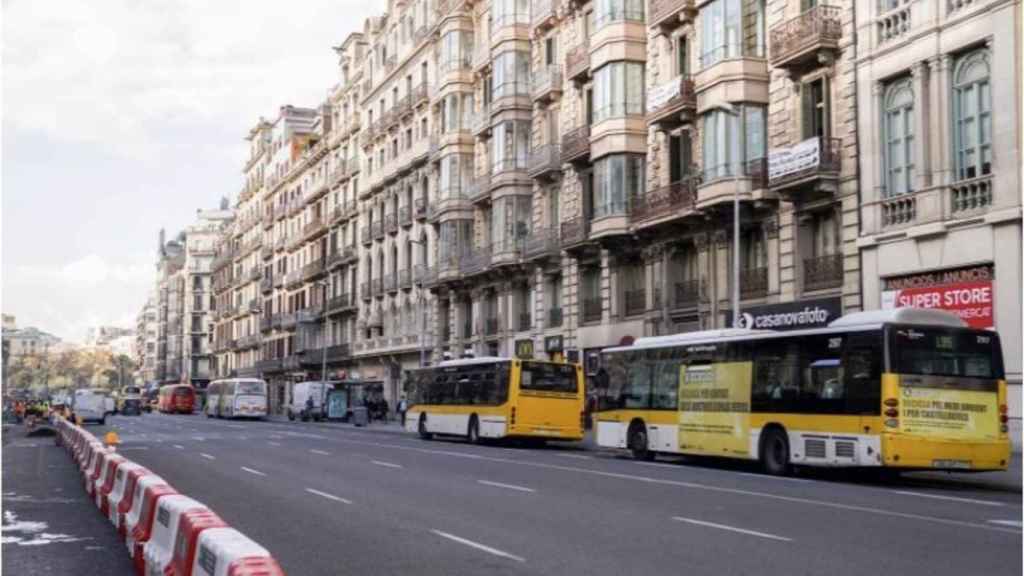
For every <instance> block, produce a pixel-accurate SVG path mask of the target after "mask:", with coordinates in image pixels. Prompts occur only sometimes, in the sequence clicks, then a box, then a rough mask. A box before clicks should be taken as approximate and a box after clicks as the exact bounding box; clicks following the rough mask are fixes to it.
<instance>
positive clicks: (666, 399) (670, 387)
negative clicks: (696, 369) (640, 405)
mask: <svg viewBox="0 0 1024 576" xmlns="http://www.w3.org/2000/svg"><path fill="white" fill-rule="evenodd" d="M671 352H672V351H671V350H669V351H666V352H663V353H662V354H661V356H662V358H661V359H659V360H657V361H655V363H654V386H653V389H652V392H651V396H652V399H651V400H652V401H651V408H654V409H655V410H676V409H678V408H679V368H680V366H681V365H682V360H681V359H680V358H678V356H677V357H673V355H672V354H671Z"/></svg>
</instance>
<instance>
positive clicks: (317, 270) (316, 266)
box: [302, 258, 327, 282]
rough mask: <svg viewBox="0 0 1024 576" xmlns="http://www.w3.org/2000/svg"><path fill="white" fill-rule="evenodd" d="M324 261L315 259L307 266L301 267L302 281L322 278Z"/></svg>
mask: <svg viewBox="0 0 1024 576" xmlns="http://www.w3.org/2000/svg"><path fill="white" fill-rule="evenodd" d="M325 264H326V261H325V260H324V259H323V258H317V259H316V260H313V261H312V262H310V263H309V264H306V265H305V266H303V267H302V280H303V282H308V281H310V280H314V279H316V278H318V277H320V276H322V275H323V274H324V273H325V272H326V271H327V268H326V266H325Z"/></svg>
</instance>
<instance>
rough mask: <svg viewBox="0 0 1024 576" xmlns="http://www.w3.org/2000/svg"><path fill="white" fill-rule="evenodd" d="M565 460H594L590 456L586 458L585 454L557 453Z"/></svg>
mask: <svg viewBox="0 0 1024 576" xmlns="http://www.w3.org/2000/svg"><path fill="white" fill-rule="evenodd" d="M556 454H558V455H559V456H561V457H563V458H576V459H577V460H592V458H591V457H590V456H584V455H583V454H569V453H568V452H556Z"/></svg>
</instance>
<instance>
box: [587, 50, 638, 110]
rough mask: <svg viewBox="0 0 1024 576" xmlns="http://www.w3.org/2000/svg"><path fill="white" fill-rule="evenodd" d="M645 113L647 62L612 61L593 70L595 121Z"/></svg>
mask: <svg viewBox="0 0 1024 576" xmlns="http://www.w3.org/2000/svg"><path fill="white" fill-rule="evenodd" d="M643 113H644V65H643V64H642V63H640V62H612V63H610V64H606V65H604V66H602V67H600V68H598V69H597V71H595V72H594V122H600V121H602V120H607V119H608V118H618V117H622V116H627V115H642V114H643Z"/></svg>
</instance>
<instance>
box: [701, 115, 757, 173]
mask: <svg viewBox="0 0 1024 576" xmlns="http://www.w3.org/2000/svg"><path fill="white" fill-rule="evenodd" d="M703 137H704V150H703V153H704V157H703V160H704V180H705V181H710V180H714V179H716V178H730V177H736V176H743V175H747V174H750V173H751V172H752V171H751V170H748V165H750V164H751V163H755V162H759V161H761V160H762V159H763V158H764V154H765V119H764V106H760V105H754V104H742V105H739V106H736V107H735V109H734V110H732V111H725V110H712V111H711V112H708V113H707V114H705V115H704V130H703Z"/></svg>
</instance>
